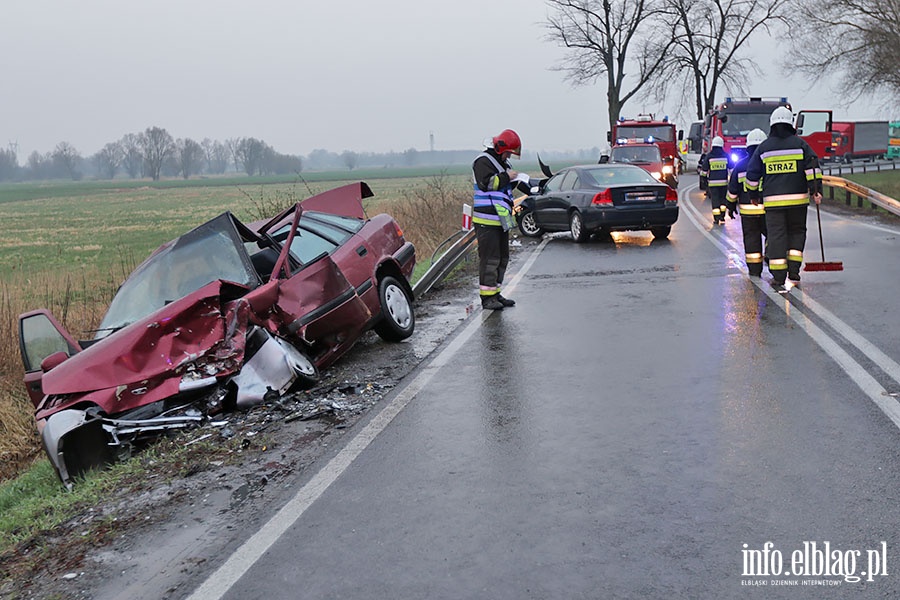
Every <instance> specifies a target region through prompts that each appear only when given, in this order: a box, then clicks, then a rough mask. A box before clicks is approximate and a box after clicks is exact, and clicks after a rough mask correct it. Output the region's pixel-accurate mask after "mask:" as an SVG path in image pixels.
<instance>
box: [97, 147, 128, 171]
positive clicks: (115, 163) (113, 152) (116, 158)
mask: <svg viewBox="0 0 900 600" xmlns="http://www.w3.org/2000/svg"><path fill="white" fill-rule="evenodd" d="M124 156H125V151H124V150H123V149H122V144H120V143H119V142H110V143H108V144H106V145H105V146H103V148H101V149H100V151H99V152H97V154H95V155H94V164H96V165H97V170H98V171H99V172H100V173H101V174H102V175H103V176H104V177H106V178H107V179H115V178H116V172H118V170H119V166H121V164H122V159H123V158H124Z"/></svg>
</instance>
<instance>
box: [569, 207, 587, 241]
mask: <svg viewBox="0 0 900 600" xmlns="http://www.w3.org/2000/svg"><path fill="white" fill-rule="evenodd" d="M569 232H570V233H571V234H572V239H573V240H575V242H576V243H578V244H583V243H584V242H586V241H588V239H589V238H590V237H591V232H589V231H587V230H586V229H585V228H584V220H583V219H582V218H581V213H580V212H578V211H577V210H576V211H573V212H572V214H571V215H570V216H569Z"/></svg>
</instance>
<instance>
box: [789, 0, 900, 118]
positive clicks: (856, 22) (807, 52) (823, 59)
mask: <svg viewBox="0 0 900 600" xmlns="http://www.w3.org/2000/svg"><path fill="white" fill-rule="evenodd" d="M797 9H798V10H799V20H800V21H801V22H802V23H803V27H802V28H798V29H797V30H796V31H793V32H792V36H791V51H790V53H789V55H788V60H787V61H786V62H785V64H784V67H785V70H786V71H789V72H799V73H801V74H802V75H804V76H805V77H806V78H807V79H808V80H809V81H811V82H815V81H817V80H818V79H819V78H820V77H821V75H822V73H835V72H836V73H840V74H841V76H840V79H839V81H838V82H837V85H838V87H839V88H840V89H841V91H842V92H843V94H844V95H845V97H846V99H847V103H848V104H849V103H850V102H852V101H854V100H856V99H858V98H859V97H860V96H861V95H863V94H866V93H871V92H873V91H874V92H883V93H886V95H887V96H888V98H889V100H888V103H889V104H891V105H892V107H896V106H897V98H898V97H900V63H898V58H897V57H898V56H900V2H898V0H833V1H831V2H824V3H822V2H812V1H811V0H804V2H802V3H799V4H798V6H797Z"/></svg>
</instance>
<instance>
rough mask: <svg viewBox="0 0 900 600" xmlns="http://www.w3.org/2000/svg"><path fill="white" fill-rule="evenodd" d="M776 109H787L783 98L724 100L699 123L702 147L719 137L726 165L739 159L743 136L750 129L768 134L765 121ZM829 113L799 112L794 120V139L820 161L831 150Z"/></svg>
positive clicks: (820, 111)
mask: <svg viewBox="0 0 900 600" xmlns="http://www.w3.org/2000/svg"><path fill="white" fill-rule="evenodd" d="M779 106H785V107H787V108H788V109H791V105H790V103H789V102H788V100H787V98H784V97H781V98H762V97H753V98H725V102H723V103H722V104H719V105H717V106H716V107H715V108H714V109H712V110H711V111H710V112H709V114H708V115H706V118H705V119H704V121H703V147H704V148H705V149H708V148H709V141H710V140H711V139H712V138H713V137H715V136H720V137H721V138H722V139H723V140H724V141H725V151H726V152H727V153H728V162H729V165H733V164H734V163H736V162H737V161H738V160H740V159H741V157H742V156H743V154H744V153H743V150H744V148H746V147H747V134H748V133H750V132H751V131H752V130H754V129H762V130H763V131H765V132H768V131H769V117H770V116H771V115H772V111H774V110H775V109H776V108H778V107H779ZM831 122H832V118H831V111H830V110H801V111H799V112H798V113H797V116H796V120H795V123H796V128H797V135H799V136H800V137H802V138H803V139H804V140H806V142H807V143H808V144H809V145H810V147H811V148H812V150H813V152H815V153H816V155H817V156H819V157H820V158H825V157H828V156H829V154H830V153H832V152H833V151H834V150H833V147H832V146H833V144H832V134H831Z"/></svg>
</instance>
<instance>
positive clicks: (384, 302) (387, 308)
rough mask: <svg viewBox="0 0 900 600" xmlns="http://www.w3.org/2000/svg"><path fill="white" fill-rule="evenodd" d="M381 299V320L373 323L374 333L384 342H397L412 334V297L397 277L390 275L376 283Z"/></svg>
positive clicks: (413, 316)
mask: <svg viewBox="0 0 900 600" xmlns="http://www.w3.org/2000/svg"><path fill="white" fill-rule="evenodd" d="M378 299H379V300H380V301H381V320H380V321H379V322H378V324H377V325H375V333H377V334H378V335H379V336H380V337H381V339H383V340H384V341H386V342H399V341H400V340H405V339H406V338H408V337H409V336H411V335H412V333H413V329H415V326H416V316H415V314H413V309H412V298H410V297H409V296H408V295H407V293H406V289H405V288H404V287H403V286H402V285H401V284H400V282H399V281H397V279H395V278H394V277H391V276H390V275H387V276H385V277H384V278H382V280H381V282H380V283H379V284H378Z"/></svg>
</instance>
